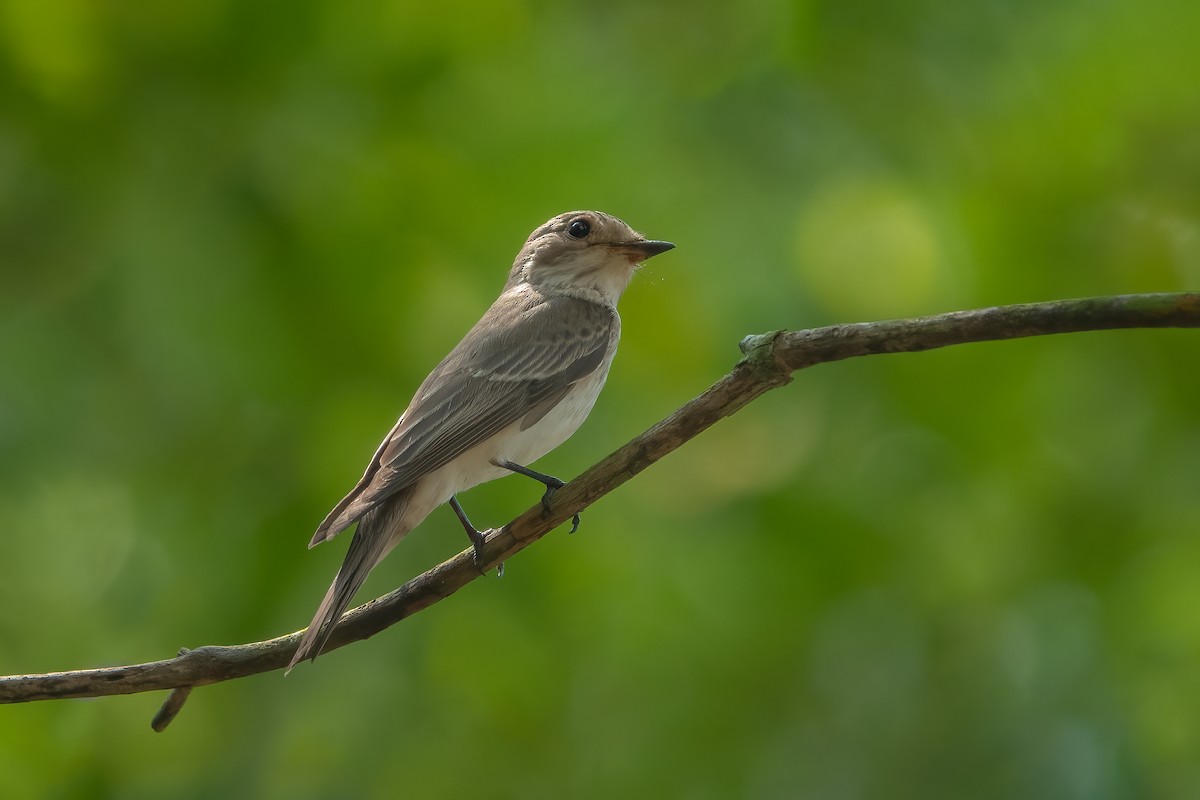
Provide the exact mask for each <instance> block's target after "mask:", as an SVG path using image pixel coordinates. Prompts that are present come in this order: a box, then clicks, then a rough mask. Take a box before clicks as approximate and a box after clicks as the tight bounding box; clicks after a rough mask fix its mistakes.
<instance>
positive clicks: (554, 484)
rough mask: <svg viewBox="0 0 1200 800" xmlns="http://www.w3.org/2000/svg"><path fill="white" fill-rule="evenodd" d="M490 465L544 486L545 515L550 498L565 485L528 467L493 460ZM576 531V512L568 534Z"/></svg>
mask: <svg viewBox="0 0 1200 800" xmlns="http://www.w3.org/2000/svg"><path fill="white" fill-rule="evenodd" d="M492 463H493V464H495V465H496V466H497V467H502V468H504V469H507V470H511V471H512V472H515V473H517V474H518V475H524V476H526V477H528V478H533V479H534V480H535V481H538V482H539V483H541V484H542V485H543V486H545V487H546V492H545V494H543V495H542V511H544V512H545V513H547V514H549V513H550V498H552V497H554V493H555V492H557V491H558V490H559V489H561V488H562V487H564V486H566V484H565V483H563V482H562V481H561V480H559V479H558V478H556V477H554V476H553V475H547V474H546V473H544V472H538V471H537V470H532V469H530V468H529V467H523V466H521V465H520V464H515V463H513V462H512V461H495V460H493V461H492ZM577 530H579V514H578V512H576V513H575V514H572V515H571V530H570V531H569V532H570V533H574V532H575V531H577Z"/></svg>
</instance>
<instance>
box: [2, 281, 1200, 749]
mask: <svg viewBox="0 0 1200 800" xmlns="http://www.w3.org/2000/svg"><path fill="white" fill-rule="evenodd" d="M1169 327H1177V328H1196V327H1200V293H1174V294H1140V295H1123V296H1117V297H1096V298H1087V299H1082V300H1060V301H1054V302H1048V303H1029V304H1024V305H1012V306H1000V307H996V308H985V309H979V310H975V311H957V312H953V313H949V314H938V315H935V316H929V317H920V318H916V319H902V320H888V321H883V322H866V323H857V324H852V325H832V326H829V327H826V328H815V329H812V330H803V331H777V332H774V333H769V334H762V335H759V336H748V337H746V338H745V339H743V340H742V342H741V348H742V352H743V353H744V354H745V357H744V358H743V359H742V361H741V362H740V363H739V364H738V365H737V366H736V367H735V368H734V370H733V371H732V372H730V373H729V374H728V375H726V376H725V377H723V378H721V379H720V380H719V381H717V382H716V383H714V384H713V385H712V386H711V387H709V388H708V389H707V390H706V391H705V392H704V393H703V394H701V395H700V396H698V397H696V398H694V399H692V400H690V401H688V402H687V403H686V404H685V405H684V406H682V407H681V408H680V409H679V410H677V411H676V412H675V413H673V414H672V415H671V416H669V417H667V418H666V419H664V420H663V421H662V422H659V423H658V424H657V425H655V426H654V427H652V428H650V429H649V430H647V431H646V432H645V433H642V434H641V435H640V436H638V437H636V438H635V439H633V440H632V441H631V442H629V443H628V444H626V445H625V446H624V447H622V448H621V449H619V450H617V451H616V452H615V453H613V454H612V455H610V456H608V457H607V458H605V459H604V460H603V461H601V462H600V463H598V464H596V465H595V466H593V467H591V468H590V469H588V470H587V471H586V472H584V473H583V474H582V475H580V476H579V477H578V478H576V479H575V480H573V481H571V482H570V483H568V484H567V485H566V486H564V487H563V488H562V489H560V490H559V491H558V492H557V493H555V495H554V499H553V503H552V506H551V510H550V511H549V512H544V511H543V510H542V507H541V505H540V504H538V505H537V506H534V507H533V508H531V509H529V510H528V511H526V512H525V513H523V514H521V516H519V517H517V518H516V519H515V520H513V521H512V522H510V523H509V524H508V525H505V526H504V527H503V528H501V529H499V530H491V531H488V532H487V542H486V545H485V549H484V554H485V560H486V564H487V567H488V568H489V569H490V568H491V567H494V566H496V565H497V564H499V563H500V562H502V561H505V560H508V559H510V558H512V557H513V556H514V555H515V554H517V553H518V552H520V551H521V550H523V549H525V548H526V547H528V546H529V545H530V544H532V543H533V542H535V541H537V540H538V539H540V538H542V537H543V536H545V535H546V534H547V533H549V532H550V531H551V530H552V529H554V528H555V527H557V526H559V525H561V524H562V523H563V522H565V521H566V520H568V519H570V518H571V516H572V515H573V514H575V513H577V512H579V511H582V510H583V509H585V508H587V507H588V506H589V505H591V504H592V503H594V502H595V501H596V500H598V499H600V498H601V497H603V496H604V495H606V494H608V493H609V492H611V491H612V490H613V489H615V488H616V487H618V486H620V485H621V484H623V483H625V481H627V480H629V479H630V478H632V477H633V476H634V475H636V474H638V473H639V472H641V471H642V470H644V469H645V468H646V467H648V466H650V465H651V464H653V463H654V462H655V461H658V460H659V459H660V458H662V457H663V456H665V455H666V454H667V453H670V452H671V451H672V450H674V449H676V448H677V447H679V446H680V445H682V444H683V443H684V442H686V441H688V440H689V439H691V438H693V437H695V436H696V435H697V434H699V433H700V432H701V431H703V430H705V429H706V428H708V427H709V426H710V425H712V424H713V423H715V422H716V421H717V420H719V419H721V418H723V417H727V416H729V415H731V414H734V413H736V412H737V411H738V410H739V409H741V408H742V407H743V406H745V405H746V404H747V403H749V402H750V401H751V400H753V399H754V398H756V397H758V396H759V395H760V394H762V393H764V392H766V391H768V390H769V389H773V388H775V387H777V386H783V385H784V384H786V383H788V382H789V381H790V380H791V375H792V373H793V372H794V371H796V370H800V369H804V368H805V367H810V366H813V365H814V364H821V363H825V362H830V361H839V360H842V359H845V358H851V357H854V356H865V355H875V354H879V353H901V352H916V351H921V350H930V349H933V348H937V347H945V346H947V345H953V344H965V343H968V342H980V341H988V340H997V339H1014V338H1021V337H1028V336H1044V335H1048V334H1055V333H1074V332H1079V331H1092V330H1110V329H1119V328H1169ZM479 576H480V572H479V570H478V569H476V567H475V564H474V562H473V560H472V554H471V551H470V550H465V551H463V552H462V553H459V554H458V555H457V556H455V557H454V558H451V559H449V560H448V561H445V562H443V563H441V564H439V565H437V566H436V567H434V568H432V569H430V570H428V571H427V572H424V573H422V574H421V575H418V576H417V577H415V578H413V579H412V580H410V581H408V582H407V583H405V584H404V585H403V586H401V587H400V588H399V589H396V590H395V591H393V592H391V593H389V594H387V595H384V596H383V597H380V598H377V599H375V600H372V601H371V602H369V603H366V604H364V605H362V606H359V607H358V608H356V609H354V610H353V611H350V612H349V613H348V614H346V616H344V617H343V618H342V621H341V623H340V624H339V625H338V627H337V629H336V630H335V631H334V633H333V636H332V637H331V638H330V640H329V643H328V645H327V646H326V648H325V652H328V651H329V650H333V649H336V648H338V647H342V646H343V645H346V644H349V643H350V642H354V641H358V640H360V639H366V638H368V637H370V636H373V635H375V634H376V633H379V632H380V631H382V630H384V629H385V628H388V627H390V626H392V625H394V624H396V623H397V622H399V621H400V620H402V619H404V618H405V617H408V616H409V615H411V614H415V613H416V612H418V611H420V610H422V609H424V608H427V607H428V606H431V605H433V604H434V603H436V602H438V601H439V600H442V599H444V598H446V597H449V596H450V595H452V594H454V592H456V591H458V590H459V589H461V588H462V587H463V586H465V585H467V584H468V583H470V582H471V581H473V580H475V579H476V578H478V577H479ZM299 640H300V632H296V633H291V634H288V635H286V636H278V637H276V638H274V639H268V640H266V641H262V642H253V643H250V644H242V645H236V646H207V647H198V648H196V649H194V650H183V651H181V652H180V654H179V655H178V656H177V657H175V658H172V659H169V660H166V661H154V662H150V663H146V664H135V665H131V666H124V667H106V668H101V669H87V670H74V671H71V672H51V673H46V674H41V675H14V676H9V677H0V703H20V702H27V701H30V700H53V699H60V698H68V697H99V696H105V695H115V694H132V693H135V692H148V691H155V690H160V689H174V690H175V691H173V692H172V693H171V695H170V696H169V697H168V699H167V702H166V703H164V705H163V708H162V709H161V710H160V711H159V713H158V714H157V715H156V716H155V719H154V722H153V726H154V729H155V730H162V729H164V728H165V727H166V726H167V725H168V724H169V723H170V722H171V720H172V719H174V717H175V715H176V714H177V713H178V712H179V710H180V709H181V708H182V706H183V703H184V701H185V700H186V699H187V696H188V693H189V692H190V691H191V689H192V688H193V687H196V686H204V685H206V684H210V683H217V682H219V681H226V680H230V679H232V678H242V677H246V676H248V675H254V674H257V673H260V672H268V671H270V670H276V669H282V668H283V667H285V666H286V665H287V662H288V660H289V658H290V657H291V655H292V652H293V651H294V650H295V648H296V645H297V644H298V643H299Z"/></svg>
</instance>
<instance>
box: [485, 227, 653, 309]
mask: <svg viewBox="0 0 1200 800" xmlns="http://www.w3.org/2000/svg"><path fill="white" fill-rule="evenodd" d="M674 246H675V245H673V244H671V243H670V242H661V241H657V240H654V239H647V238H646V237H645V236H643V235H642V234H640V233H638V232H637V231H635V230H634V229H633V228H631V227H629V226H628V225H626V224H625V223H624V222H622V221H621V220H619V219H617V218H616V217H614V216H611V215H609V214H604V213H601V212H599V211H571V212H568V213H566V214H559V215H558V216H557V217H554V218H553V219H551V220H549V221H548V222H547V223H546V224H545V225H542V226H541V227H539V228H538V229H537V230H535V231H534V232H533V233H532V234H530V235H529V239H528V240H526V242H525V246H524V247H522V248H521V252H519V253H518V254H517V259H516V261H515V262H514V263H513V267H512V271H511V272H510V273H509V276H508V287H510V288H511V287H513V286H517V285H519V284H522V283H528V284H529V285H531V286H533V287H534V288H538V289H546V288H552V289H560V290H567V291H571V290H572V289H576V290H585V291H586V290H595V291H598V292H600V293H601V294H602V295H603V296H605V297H606V298H608V299H609V300H611V301H612V302H613V303H616V302H617V299H618V298H619V297H620V296H621V293H622V292H624V291H625V287H626V286H628V285H629V281H630V279H631V278H632V277H633V270H634V268H635V267H637V266H638V265H639V264H641V263H642V262H643V261H645V260H646V259H648V258H650V257H652V256H656V255H658V254H659V253H665V252H666V251H668V250H670V249H671V248H673V247H674Z"/></svg>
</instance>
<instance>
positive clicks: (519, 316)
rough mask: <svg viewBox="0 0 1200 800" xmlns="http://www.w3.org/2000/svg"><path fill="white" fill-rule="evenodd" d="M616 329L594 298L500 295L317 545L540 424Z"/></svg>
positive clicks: (427, 384) (436, 374)
mask: <svg viewBox="0 0 1200 800" xmlns="http://www.w3.org/2000/svg"><path fill="white" fill-rule="evenodd" d="M514 301H516V302H514ZM617 324H618V322H617V316H616V311H615V310H614V309H613V308H611V307H609V306H605V305H602V304H600V303H594V302H591V301H588V300H582V299H579V298H575V297H570V296H566V295H556V296H552V297H547V296H544V295H540V294H537V293H535V292H533V291H531V290H529V289H528V288H527V287H526V289H525V291H524V293H523V294H508V295H505V296H502V297H501V299H500V300H498V301H497V302H496V303H495V304H494V305H493V306H492V307H491V308H490V309H488V312H487V313H486V314H484V316H483V318H482V319H481V320H480V321H479V322H478V323H477V324H476V325H475V327H474V328H472V329H471V331H470V332H469V333H468V334H467V335H466V336H465V337H464V338H463V340H462V341H461V342H459V343H458V345H457V346H456V347H455V348H454V349H453V350H452V351H451V352H450V354H449V355H448V356H446V358H445V359H444V360H443V361H442V363H441V364H439V365H438V366H437V367H436V368H435V369H434V370H433V372H432V373H430V375H429V377H428V378H426V379H425V381H424V382H423V383H422V384H421V386H420V388H419V389H418V390H417V393H416V396H415V397H414V398H413V401H412V403H411V404H410V405H409V407H408V409H407V410H406V411H405V412H404V415H403V416H402V417H401V418H400V421H399V422H398V423H397V424H396V427H394V428H393V429H392V431H391V433H389V434H388V436H387V438H386V439H384V441H383V443H382V444H381V445H380V447H379V450H378V451H377V452H376V453H375V457H374V458H373V459H372V460H371V463H370V464H369V465H368V467H367V471H366V472H365V473H364V474H363V477H362V479H361V480H360V481H359V483H358V485H357V486H355V487H354V490H353V491H351V492H350V494H349V495H347V496H346V497H345V498H344V499H343V500H342V501H341V502H340V503H338V505H337V506H335V507H334V509H333V511H331V512H330V513H329V516H327V517H326V518H325V521H324V522H323V523H321V527H319V528H318V529H317V533H316V535H315V536H314V537H313V542H312V543H313V544H316V543H317V542H320V541H324V540H325V539H328V538H331V537H333V536H334V535H336V534H337V533H338V532H339V531H341V530H344V529H345V528H346V527H348V526H349V525H350V524H351V523H353V522H354V521H355V520H356V519H358V518H359V517H361V516H362V515H363V514H365V513H367V512H368V511H370V510H371V509H372V508H374V507H375V506H377V505H378V504H379V503H380V502H382V501H383V500H385V499H386V498H387V497H389V496H390V495H392V494H394V493H395V492H397V491H400V490H401V489H403V488H404V487H406V486H410V485H411V484H413V483H415V482H416V481H417V480H419V479H420V478H421V477H423V476H424V475H427V474H429V473H430V472H433V471H434V470H436V469H438V468H439V467H442V466H444V465H445V464H447V463H449V462H450V461H452V460H453V459H455V458H457V457H458V456H460V455H462V454H463V453H465V452H466V451H468V450H470V449H471V448H472V447H475V446H476V445H478V444H480V443H481V442H484V441H486V440H487V439H489V438H490V437H492V436H494V435H495V434H497V433H499V432H500V431H501V430H503V429H504V428H506V427H508V426H509V425H511V424H513V423H514V422H517V421H518V420H522V426H523V427H525V428H528V427H529V426H530V425H532V424H534V423H535V422H536V421H537V420H538V419H541V417H542V416H543V415H545V414H546V413H547V412H548V411H549V410H550V409H551V408H553V406H554V405H555V404H557V403H558V401H559V400H561V399H562V398H563V396H565V395H566V393H567V392H568V391H569V390H570V388H571V386H573V385H574V384H575V383H577V382H578V381H580V380H582V379H583V378H586V377H587V376H588V375H590V374H591V373H592V372H594V371H595V370H596V369H598V368H599V367H600V365H601V364H603V363H604V357H605V355H606V354H607V352H608V348H609V346H610V342H611V338H612V334H613V330H614V326H615V325H617ZM523 418H524V419H523ZM310 546H311V545H310Z"/></svg>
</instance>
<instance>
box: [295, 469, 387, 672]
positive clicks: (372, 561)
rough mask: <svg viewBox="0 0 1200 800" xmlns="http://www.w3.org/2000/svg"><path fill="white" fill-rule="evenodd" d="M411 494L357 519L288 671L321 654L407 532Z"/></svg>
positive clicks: (376, 508) (384, 504)
mask: <svg viewBox="0 0 1200 800" xmlns="http://www.w3.org/2000/svg"><path fill="white" fill-rule="evenodd" d="M410 496H411V492H408V491H405V492H400V493H399V494H396V495H393V496H392V497H390V498H389V499H388V500H387V501H386V502H385V503H383V504H382V505H380V506H377V507H375V508H373V509H371V510H370V511H369V512H367V513H366V514H365V515H364V516H363V517H362V519H360V520H359V521H358V528H357V529H356V530H355V531H354V538H353V539H351V540H350V548H349V549H348V550H347V551H346V558H345V560H344V561H342V567H341V569H339V570H338V573H337V575H335V576H334V578H333V583H332V584H330V586H329V591H327V592H326V593H325V598H324V599H323V600H322V601H321V605H320V606H318V607H317V613H316V615H315V616H313V620H312V622H310V623H309V625H308V629H307V630H306V631H305V632H304V636H303V637H301V639H300V645H299V647H297V648H296V654H295V655H294V656H292V660H291V661H290V662H289V663H288V667H287V671H288V672H290V671H291V669H292V667H294V666H296V664H298V663H300V662H301V661H303V660H304V659H306V658H311V659H316V657H317V656H318V655H320V653H321V650H322V649H323V648H324V647H325V644H326V643H327V642H328V641H329V637H330V636H332V635H333V631H334V629H335V628H337V623H338V621H339V620H340V619H341V618H342V614H343V613H345V611H346V609H347V608H349V607H350V602H351V601H352V600H353V599H354V595H355V594H356V593H357V592H358V590H359V589H360V588H362V585H363V583H364V582H365V581H366V580H367V575H368V574H370V572H371V570H372V569H373V568H374V567H375V565H376V564H378V563H379V562H380V561H381V560H382V559H383V557H384V556H385V555H387V553H388V551H389V550H391V549H392V546H393V545H394V544H395V543H396V542H397V541H398V540H399V539H400V537H402V536H403V535H404V534H405V533H407V530H404V529H402V527H401V525H402V523H403V520H404V512H405V510H406V509H407V508H408V500H409V497H410Z"/></svg>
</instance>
